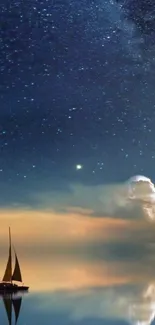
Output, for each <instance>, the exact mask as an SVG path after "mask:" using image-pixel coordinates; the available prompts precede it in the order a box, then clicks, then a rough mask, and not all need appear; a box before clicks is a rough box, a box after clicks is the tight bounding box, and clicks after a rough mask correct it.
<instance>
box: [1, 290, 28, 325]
mask: <svg viewBox="0 0 155 325" xmlns="http://www.w3.org/2000/svg"><path fill="white" fill-rule="evenodd" d="M22 296H23V295H22ZM22 296H21V295H19V294H9V293H8V294H4V295H2V294H1V295H0V299H2V300H3V303H4V307H5V310H6V315H7V319H8V324H9V325H12V324H15V325H16V324H17V322H18V318H19V315H20V311H21V305H22Z"/></svg>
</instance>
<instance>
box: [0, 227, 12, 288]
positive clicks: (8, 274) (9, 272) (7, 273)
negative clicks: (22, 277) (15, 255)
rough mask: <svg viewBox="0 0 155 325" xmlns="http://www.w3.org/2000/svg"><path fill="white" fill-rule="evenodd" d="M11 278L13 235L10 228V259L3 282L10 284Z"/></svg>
mask: <svg viewBox="0 0 155 325" xmlns="http://www.w3.org/2000/svg"><path fill="white" fill-rule="evenodd" d="M11 277H12V254H11V234H10V228H9V257H8V262H7V265H6V270H5V273H4V276H3V279H2V281H5V282H10V281H11Z"/></svg>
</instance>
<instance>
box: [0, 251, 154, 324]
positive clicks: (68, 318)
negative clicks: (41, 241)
mask: <svg viewBox="0 0 155 325" xmlns="http://www.w3.org/2000/svg"><path fill="white" fill-rule="evenodd" d="M32 266H35V267H34V268H33V267H32V270H34V272H35V276H36V282H34V286H33V284H31V289H30V293H29V294H26V295H24V296H23V297H22V305H21V310H20V315H19V319H18V324H19V325H20V324H30V325H31V324H34V321H35V323H36V324H44V325H47V324H49V323H53V324H62V325H64V324H83V325H86V324H94V325H95V324H97V325H98V324H115V325H116V324H143V325H144V324H145V325H147V324H152V321H153V318H154V314H155V277H154V281H153V275H152V279H150V281H149V278H148V280H147V276H148V275H147V274H145V278H146V281H145V283H144V282H143V281H142V277H141V276H140V277H139V281H138V277H137V276H136V275H135V270H136V264H135V263H134V262H131V263H130V262H126V263H124V262H119V263H117V262H116V263H114V262H112V263H111V265H108V263H106V262H104V261H103V260H102V261H97V262H96V261H95V260H93V261H90V260H88V261H86V260H85V261H84V260H83V261H82V260H80V258H78V259H76V256H74V258H73V256H72V257H69V258H67V257H66V258H62V257H60V256H59V258H58V257H56V258H54V259H53V260H52V261H51V262H49V261H47V264H44V266H45V267H44V268H42V276H43V277H44V279H46V281H47V282H48V283H49V284H50V286H49V290H48V291H47V287H46V282H44V279H43V282H41V285H39V281H41V279H40V278H38V282H37V269H38V268H39V264H38V263H36V265H35V263H34V264H33V263H32ZM53 266H54V267H53ZM128 266H129V274H128V272H127V268H128ZM132 269H133V271H131V270H132ZM148 269H149V268H148ZM43 270H44V271H43ZM56 270H57V272H56ZM146 271H147V269H146V268H145V267H144V270H142V273H143V275H144V273H145V272H146ZM32 273H33V272H32ZM123 273H125V274H126V277H125V276H124V278H123V277H122V274H123ZM38 274H39V271H38ZM50 274H51V277H50ZM152 274H153V272H152ZM148 277H149V276H148ZM32 278H33V277H32ZM136 279H137V280H136ZM32 282H33V281H32ZM42 283H44V284H45V287H43V284H42ZM52 286H53V287H52ZM0 316H1V321H2V323H3V324H8V323H7V315H6V312H5V308H4V304H3V301H2V297H1V302H0ZM13 317H14V316H13ZM12 324H14V323H13V322H12Z"/></svg>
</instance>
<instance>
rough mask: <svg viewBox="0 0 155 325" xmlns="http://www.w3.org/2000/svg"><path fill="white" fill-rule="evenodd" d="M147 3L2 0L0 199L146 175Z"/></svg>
mask: <svg viewBox="0 0 155 325" xmlns="http://www.w3.org/2000/svg"><path fill="white" fill-rule="evenodd" d="M153 3H154V1H153V0H152V1H149V5H148V1H141V2H139V1H138V2H135V1H130V0H129V1H127V2H125V5H124V6H122V2H121V0H120V1H116V2H115V1H108V0H106V1H104V2H103V3H102V2H101V1H92V0H91V1H86V0H84V1H83V2H82V5H81V2H79V1H76V0H74V1H67V0H66V1H35V0H32V1H28V2H23V3H22V2H21V1H11V2H10V1H6V0H5V1H3V2H2V5H1V12H0V21H1V31H0V44H1V51H0V150H1V155H0V170H1V171H0V183H1V188H2V189H3V198H2V199H1V200H2V201H5V202H6V201H8V203H9V201H10V200H12V198H13V197H14V196H16V197H19V193H23V192H24V191H27V192H28V191H29V190H30V189H32V188H34V190H35V189H36V188H38V186H39V187H42V190H47V189H49V187H51V189H52V188H53V187H57V188H60V189H64V188H66V187H67V186H68V184H70V183H76V182H80V183H84V184H87V185H95V184H102V183H106V182H108V183H109V182H119V181H124V180H126V179H127V178H128V177H130V176H132V175H134V174H139V173H140V174H144V175H146V176H149V177H151V178H152V179H154V162H155V141H154V137H155V131H154V130H155V128H154V122H155V93H154V84H155V75H154V20H153V10H154V9H153ZM150 26H151V27H150ZM76 164H81V165H83V169H82V170H80V171H77V170H76ZM49 179H50V183H49ZM15 183H16V191H13V190H12V188H13V187H14V184H15ZM4 184H5V186H4ZM9 184H10V185H9ZM5 188H6V190H5ZM17 192H18V193H17ZM8 193H10V194H9V195H8Z"/></svg>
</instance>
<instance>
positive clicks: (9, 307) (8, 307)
mask: <svg viewBox="0 0 155 325" xmlns="http://www.w3.org/2000/svg"><path fill="white" fill-rule="evenodd" d="M3 302H4V306H5V310H6V314H7V317H8V321H9V325H11V323H12V299H11V298H9V297H8V298H5V297H3Z"/></svg>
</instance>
